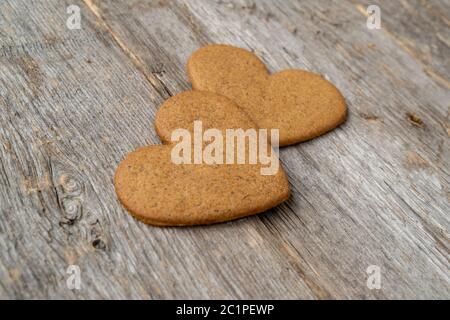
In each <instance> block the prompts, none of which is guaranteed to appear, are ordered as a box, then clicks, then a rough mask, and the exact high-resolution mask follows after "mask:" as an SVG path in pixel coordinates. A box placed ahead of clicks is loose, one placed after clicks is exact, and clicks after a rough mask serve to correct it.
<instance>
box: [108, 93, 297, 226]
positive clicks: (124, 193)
mask: <svg viewBox="0 0 450 320" xmlns="http://www.w3.org/2000/svg"><path fill="white" fill-rule="evenodd" d="M199 122H201V125H202V130H203V131H204V132H200V133H198V132H197V131H196V125H197V124H198V123H199ZM155 127H156V130H157V132H158V134H159V136H160V137H161V140H162V141H163V142H164V143H166V144H165V145H157V146H149V147H144V148H140V149H138V150H136V151H134V152H132V153H130V154H129V155H128V156H127V157H126V158H125V159H124V160H123V161H122V162H121V163H120V165H119V167H118V168H117V171H116V176H115V187H116V193H117V195H118V197H119V200H120V201H121V202H122V204H123V205H124V206H125V207H126V208H127V209H128V211H129V212H130V213H131V214H132V215H133V216H135V217H136V218H138V219H140V220H142V221H144V222H146V223H149V224H153V225H158V226H184V225H197V224H209V223H215V222H222V221H228V220H232V219H237V218H240V217H244V216H248V215H252V214H256V213H259V212H262V211H265V210H268V209H270V208H272V207H274V206H276V205H277V204H279V203H280V202H282V201H284V200H286V199H287V198H288V197H289V193H290V191H289V183H288V181H287V178H286V175H285V173H284V171H283V169H282V168H281V166H280V165H279V164H278V158H276V160H277V166H276V169H277V170H274V171H270V173H269V174H264V173H263V172H264V170H265V169H267V166H268V165H269V166H270V165H272V163H270V164H269V163H268V162H264V161H262V160H261V159H260V158H258V161H257V162H256V163H251V162H250V157H248V158H245V161H244V163H237V162H234V163H228V162H225V161H224V159H225V158H226V156H227V151H228V150H226V149H225V148H224V149H223V150H222V152H220V155H222V156H223V158H222V162H220V160H219V162H217V159H218V158H214V159H215V162H213V163H211V162H210V161H206V160H205V159H203V160H205V161H203V162H202V161H201V162H199V163H195V161H192V162H191V163H190V164H187V163H186V162H182V163H180V162H179V161H178V160H176V161H174V154H175V155H176V156H178V151H177V150H178V149H177V146H178V144H177V143H176V142H172V134H173V133H174V132H179V130H181V131H182V133H183V132H184V133H185V134H188V137H192V140H189V143H188V144H189V146H191V145H192V146H193V147H192V148H191V149H189V151H188V153H189V156H191V157H188V158H189V159H191V160H192V159H195V155H194V154H195V152H196V151H195V149H196V146H195V144H194V142H195V141H196V134H200V136H199V137H200V146H201V149H202V150H201V152H203V153H201V154H202V156H203V158H204V157H205V156H206V155H207V153H206V150H207V148H208V146H210V143H212V141H211V140H208V139H206V140H203V139H204V138H205V136H206V135H207V132H208V130H214V131H212V132H215V133H216V134H218V136H216V138H215V139H214V140H213V141H216V139H218V138H217V137H219V136H220V137H222V136H223V137H224V138H225V137H226V132H227V131H228V130H230V129H238V130H242V131H243V132H244V131H246V130H248V129H249V130H255V131H256V129H257V126H256V124H255V123H254V122H253V121H252V120H251V119H250V118H249V117H248V116H247V115H246V114H245V113H244V112H242V110H241V109H240V108H239V107H238V106H237V105H236V104H235V103H234V102H233V101H231V100H230V99H228V98H226V97H224V96H221V95H218V94H215V93H212V92H201V91H186V92H183V93H180V94H178V95H176V96H174V97H171V98H170V99H168V100H167V101H166V102H164V104H163V105H162V106H161V108H160V110H159V111H158V113H157V116H156V121H155ZM177 137H178V138H179V137H180V136H177ZM259 140H260V139H259V138H258V141H259ZM261 141H265V142H266V143H265V144H264V145H263V147H262V150H267V148H270V146H267V139H261ZM225 144H226V143H225V142H224V143H223V145H225ZM245 146H246V148H248V147H249V143H248V141H246V143H245ZM259 147H260V146H259V145H258V148H259ZM175 151H176V152H175ZM258 154H259V153H258ZM214 155H215V156H217V155H218V154H217V151H215V152H214ZM236 155H237V153H235V154H233V159H236V160H237V157H234V156H236ZM273 156H274V154H273V153H272V154H271V157H273ZM177 159H178V158H177ZM219 159H220V157H219ZM217 163H219V164H217Z"/></svg>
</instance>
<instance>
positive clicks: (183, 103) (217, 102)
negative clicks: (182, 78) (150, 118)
mask: <svg viewBox="0 0 450 320" xmlns="http://www.w3.org/2000/svg"><path fill="white" fill-rule="evenodd" d="M196 120H201V121H202V125H203V129H204V130H206V129H209V128H215V129H218V130H221V131H225V130H226V129H232V128H242V129H244V130H245V129H249V128H257V126H256V124H255V123H254V122H253V121H252V120H251V119H250V117H249V116H247V115H246V114H245V112H243V111H242V109H240V108H239V107H238V106H237V105H236V103H234V102H233V101H231V100H230V99H228V98H226V97H224V96H221V95H218V94H216V93H213V92H203V91H185V92H182V93H179V94H177V95H175V96H173V97H171V98H170V99H168V100H166V101H165V102H164V103H163V104H162V106H161V107H160V108H159V110H158V112H157V114H156V119H155V129H156V132H157V133H158V135H159V137H160V138H161V141H162V142H164V143H170V142H171V134H172V132H173V131H174V130H175V129H178V128H184V129H188V130H189V131H190V132H193V123H194V121H196Z"/></svg>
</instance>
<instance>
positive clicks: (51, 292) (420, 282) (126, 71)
mask: <svg viewBox="0 0 450 320" xmlns="http://www.w3.org/2000/svg"><path fill="white" fill-rule="evenodd" d="M71 4H75V5H77V6H79V7H80V9H81V29H80V30H70V29H68V28H67V27H66V20H67V19H68V17H69V15H68V14H67V12H66V9H67V6H69V5H71ZM369 4H378V5H379V6H380V9H381V29H379V30H369V29H368V28H367V26H366V20H367V14H366V8H367V6H368V5H369ZM207 43H229V44H234V45H237V46H241V47H244V48H248V49H251V50H254V51H255V52H256V53H257V54H258V55H259V56H260V57H261V58H262V59H263V60H264V62H265V63H266V64H267V66H268V67H269V68H270V70H272V71H279V70H282V69H284V68H303V69H307V70H311V71H314V72H318V73H321V74H324V75H325V76H326V77H327V78H328V79H330V80H331V81H332V82H333V83H334V84H336V85H337V87H338V88H340V90H341V91H342V93H343V94H344V96H345V97H346V99H347V102H348V106H349V118H348V121H347V122H346V123H345V124H344V125H343V126H341V127H340V128H338V129H337V130H334V131H333V132H331V133H329V134H327V135H325V136H322V137H320V138H318V139H315V140H312V141H310V142H306V143H302V144H298V145H295V146H291V147H288V148H284V149H282V150H281V158H282V162H283V164H284V167H285V169H286V171H287V172H288V175H289V180H290V183H291V186H292V197H291V199H290V200H289V201H287V202H286V203H284V204H282V205H280V206H279V207H277V208H275V209H273V210H270V211H269V212H267V213H263V214H260V215H258V216H254V217H250V218H245V219H241V220H238V221H235V222H230V223H224V224H218V225H213V226H206V227H195V228H165V229H161V228H155V227H150V226H147V225H144V224H142V223H140V222H137V221H135V220H134V219H133V218H132V217H131V216H130V215H128V214H127V213H126V212H125V210H124V209H123V208H122V207H121V205H120V204H119V202H118V201H117V199H116V196H115V192H114V187H113V181H112V179H113V174H114V171H115V168H116V166H117V164H118V163H119V162H120V160H121V159H122V158H123V157H124V156H125V155H126V154H127V153H128V152H130V151H132V150H134V149H135V148H137V147H139V146H143V145H146V144H150V143H160V142H159V139H158V137H157V136H156V134H155V130H154V127H153V120H154V116H155V112H156V111H157V109H158V107H159V105H160V104H161V103H162V102H163V101H164V100H165V99H167V98H168V97H169V96H171V95H174V94H176V93H178V92H181V91H183V90H186V89H189V84H188V82H187V77H186V73H185V71H184V70H185V69H184V68H185V63H186V59H187V58H188V56H189V55H190V54H191V53H192V52H193V51H194V50H196V49H197V48H199V47H201V46H203V45H205V44H207ZM449 89H450V2H449V1H447V0H442V1H440V0H433V1H418V0H414V1H406V0H405V1H387V0H386V1H359V0H345V1H312V0H311V1H236V2H230V1H188V2H185V1H175V2H172V1H142V0H132V1H125V0H123V1H113V0H105V1H100V0H84V1H80V0H70V1H69V0H66V1H60V0H1V1H0V213H1V217H0V298H6V299H13V298H51V299H57V298H64V299H75V298H83V299H92V298H120V299H121V298H152V299H163V298H225V299H228V298H275V299H278V298H305V299H324V298H331V299H341V298H342V299H348V298H368V299H382V298H396V299H401V298H421V299H422V298H438V299H448V298H450V281H449V278H450V275H449V247H450V242H449V226H450V219H449V213H450V184H449V181H450V151H449V150H450V149H449V140H450V119H449V114H450V91H449ZM69 265H78V266H79V268H80V271H81V288H80V290H70V289H69V288H68V287H67V284H66V280H67V279H68V277H69V275H68V274H67V273H66V270H67V268H68V266H69ZM370 265H376V266H379V267H380V270H381V288H380V289H379V290H377V289H373V290H371V289H369V288H368V287H367V285H366V281H367V277H368V274H367V273H366V270H367V268H368V267H369V266H370Z"/></svg>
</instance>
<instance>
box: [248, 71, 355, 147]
mask: <svg viewBox="0 0 450 320" xmlns="http://www.w3.org/2000/svg"><path fill="white" fill-rule="evenodd" d="M264 104H265V108H264V111H266V113H260V114H257V116H255V120H256V122H257V123H258V125H259V126H260V127H261V128H278V129H279V130H280V144H281V145H289V144H294V143H297V142H300V141H306V140H309V139H312V138H314V137H317V136H320V135H322V134H324V133H326V132H328V131H330V130H332V129H334V128H335V127H337V126H338V125H339V124H341V123H342V122H344V121H345V119H346V114H347V107H346V105H345V100H344V97H343V96H342V94H341V93H340V92H339V90H338V89H336V87H335V86H334V85H333V84H332V83H331V82H329V81H327V80H326V79H324V78H323V77H322V76H320V75H318V74H315V73H312V72H308V71H303V70H285V71H281V72H278V73H275V74H273V75H271V76H270V77H269V79H268V81H267V82H266V84H265V88H264Z"/></svg>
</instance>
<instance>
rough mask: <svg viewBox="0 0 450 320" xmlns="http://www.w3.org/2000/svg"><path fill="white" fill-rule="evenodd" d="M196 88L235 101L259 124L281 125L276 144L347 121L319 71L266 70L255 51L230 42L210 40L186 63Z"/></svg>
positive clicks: (335, 92)
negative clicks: (212, 43) (274, 71)
mask: <svg viewBox="0 0 450 320" xmlns="http://www.w3.org/2000/svg"><path fill="white" fill-rule="evenodd" d="M187 70H188V75H189V79H190V81H191V83H192V87H193V88H194V89H196V90H203V91H211V92H216V93H219V94H222V95H224V96H226V97H228V98H230V99H231V100H233V101H235V102H236V103H237V104H238V106H239V107H240V108H242V109H243V110H244V111H245V112H246V113H247V114H248V115H249V116H250V117H251V118H252V119H253V120H254V121H255V123H256V124H257V125H258V126H259V127H260V128H267V129H271V128H276V129H279V130H280V146H285V145H289V144H294V143H297V142H301V141H305V140H309V139H312V138H314V137H317V136H319V135H321V134H323V133H325V132H327V131H329V130H332V129H333V128H335V127H337V126H338V125H339V124H341V123H342V122H344V121H345V118H346V113H347V108H346V104H345V100H344V98H343V96H342V95H341V93H340V92H339V90H337V89H336V87H335V86H334V85H333V84H331V83H330V82H329V81H327V80H325V79H324V78H322V77H321V76H320V75H317V74H314V73H311V72H307V71H301V70H286V71H283V72H280V73H277V74H274V75H269V73H268V72H267V70H266V68H265V66H264V64H263V63H262V62H261V61H260V60H259V58H258V57H257V56H256V55H254V54H253V53H251V52H249V51H246V50H244V49H240V48H236V47H233V46H228V45H209V46H206V47H203V48H201V49H199V50H197V51H196V52H194V53H193V54H192V56H191V57H190V58H189V61H188V64H187Z"/></svg>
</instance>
